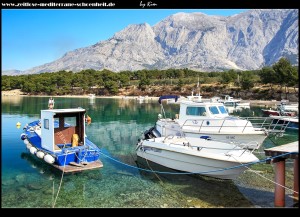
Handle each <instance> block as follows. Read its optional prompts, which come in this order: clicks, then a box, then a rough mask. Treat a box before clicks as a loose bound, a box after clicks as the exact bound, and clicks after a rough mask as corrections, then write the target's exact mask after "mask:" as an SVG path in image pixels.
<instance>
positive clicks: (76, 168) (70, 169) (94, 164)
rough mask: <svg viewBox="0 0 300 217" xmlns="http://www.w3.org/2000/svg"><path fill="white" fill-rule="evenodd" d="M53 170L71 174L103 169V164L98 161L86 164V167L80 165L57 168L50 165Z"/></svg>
mask: <svg viewBox="0 0 300 217" xmlns="http://www.w3.org/2000/svg"><path fill="white" fill-rule="evenodd" d="M52 166H54V167H55V168H57V169H59V170H61V171H64V172H65V173H72V172H80V171H84V170H91V169H97V168H101V167H103V163H102V162H101V161H100V160H97V161H95V162H91V163H88V164H87V165H82V164H78V165H76V164H74V165H67V166H58V165H54V164H52Z"/></svg>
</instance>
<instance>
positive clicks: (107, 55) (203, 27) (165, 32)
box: [23, 9, 299, 74]
mask: <svg viewBox="0 0 300 217" xmlns="http://www.w3.org/2000/svg"><path fill="white" fill-rule="evenodd" d="M298 18H299V11H298V10H297V9H259V10H249V11H246V12H244V13H241V14H237V15H233V16H229V17H223V16H209V15H206V14H203V13H177V14H174V15H172V16H169V17H167V18H165V19H164V20H162V21H160V22H159V23H157V24H156V25H154V26H150V25H149V24H147V23H144V24H133V25H129V26H128V27H126V28H125V29H123V30H122V31H120V32H117V33H115V34H114V36H113V37H112V38H110V39H108V40H106V41H100V42H98V43H97V44H95V45H92V46H89V47H85V48H79V49H76V50H74V51H71V52H68V53H66V54H65V55H64V56H63V57H62V58H60V59H58V60H56V61H53V62H51V63H47V64H44V65H41V66H37V67H34V68H32V69H30V70H28V71H24V72H23V73H26V74H32V73H42V72H55V71H59V70H71V71H75V72H78V71H80V70H83V69H89V68H92V69H96V70H101V69H104V68H106V69H109V70H112V71H115V72H119V71H123V70H140V69H154V68H157V69H167V68H190V69H195V70H199V71H215V70H218V71H219V70H226V69H241V70H252V69H259V68H261V67H263V66H265V65H271V64H273V63H274V62H276V61H277V60H278V59H279V58H280V57H283V56H284V57H287V58H288V59H289V60H290V61H291V62H292V64H298V57H299V53H298V50H299V47H298V46H299V45H298V44H299V43H298V42H299V41H298V31H299V30H298V29H299V25H298Z"/></svg>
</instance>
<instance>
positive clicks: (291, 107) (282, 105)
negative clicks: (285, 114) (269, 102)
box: [277, 102, 299, 113]
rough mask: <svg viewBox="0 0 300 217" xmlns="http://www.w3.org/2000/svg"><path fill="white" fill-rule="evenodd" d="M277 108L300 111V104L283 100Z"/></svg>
mask: <svg viewBox="0 0 300 217" xmlns="http://www.w3.org/2000/svg"><path fill="white" fill-rule="evenodd" d="M277 108H278V109H279V110H283V111H289V112H297V113H298V111H299V107H298V104H295V103H294V104H286V103H285V102H281V103H280V104H279V105H277Z"/></svg>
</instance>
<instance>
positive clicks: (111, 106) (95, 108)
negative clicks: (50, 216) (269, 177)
mask: <svg viewBox="0 0 300 217" xmlns="http://www.w3.org/2000/svg"><path fill="white" fill-rule="evenodd" d="M54 99H55V108H76V107H82V108H85V109H86V110H87V114H88V115H89V116H90V117H91V118H92V123H91V124H90V125H88V126H87V127H86V134H87V136H88V137H89V139H90V140H91V141H93V142H94V143H95V144H96V145H97V146H98V147H100V148H101V149H102V150H103V152H104V153H105V154H107V155H109V156H111V157H113V158H115V159H117V160H119V161H121V162H124V163H126V164H129V165H132V166H142V167H145V168H147V169H148V168H149V167H148V165H147V164H145V162H143V161H140V160H139V161H136V160H137V158H136V154H135V146H136V143H137V140H138V139H139V138H141V137H142V136H141V135H142V132H143V131H145V130H146V129H149V128H150V127H151V126H153V125H154V123H155V121H156V119H157V115H158V113H160V106H159V104H158V103H157V100H149V101H148V102H147V103H139V102H138V101H136V100H134V99H126V100H125V99H100V98H96V99H94V100H90V99H88V98H79V97H78V98H63V97H54ZM47 103H48V97H22V96H11V97H8V96H4V97H2V116H1V118H2V126H1V129H2V132H1V133H2V141H1V144H2V151H1V153H2V156H1V157H2V162H1V167H2V177H1V179H2V195H1V196H2V200H1V203H2V207H28V208H31V207H52V206H53V204H54V201H55V207H128V208H130V207H158V208H160V207H255V206H260V207H269V206H272V202H273V193H270V189H272V188H270V187H269V186H267V187H265V188H261V187H262V186H259V187H257V186H256V185H255V184H253V183H251V182H250V181H249V180H248V179H247V181H244V180H243V177H248V175H247V174H245V175H242V176H241V178H239V179H238V180H236V181H224V180H218V179H213V178H208V177H204V176H199V175H157V174H151V173H147V172H143V171H142V172H141V171H140V170H137V169H134V168H130V167H127V166H125V165H123V164H119V163H117V162H114V161H111V160H110V159H108V158H106V157H105V156H101V157H100V158H101V161H102V162H103V164H104V167H103V168H101V169H96V170H91V171H84V172H81V173H76V174H65V175H64V177H63V182H62V185H61V188H60V191H59V195H58V197H57V199H56V200H55V198H56V195H57V191H58V189H59V184H60V180H61V174H62V173H61V172H60V171H57V170H56V169H55V168H53V167H52V166H50V165H48V164H47V163H44V162H43V161H41V160H39V159H37V158H36V157H34V156H32V155H31V154H30V153H28V151H27V150H26V147H25V145H24V143H23V141H22V140H21V139H20V134H21V133H22V128H23V126H24V125H25V124H26V123H28V122H31V121H34V120H37V119H39V118H40V110H41V109H46V108H47ZM178 110H179V106H178V105H166V106H165V111H166V114H167V116H174V115H175V114H176V113H178ZM253 114H254V115H262V114H261V112H260V108H258V107H256V108H251V110H250V109H245V110H243V111H239V112H235V113H234V115H239V116H251V115H253ZM17 122H20V123H21V124H22V126H21V128H19V129H18V128H16V123H17ZM271 139H272V141H273V142H274V143H275V144H274V143H273V142H272V141H271V140H269V139H267V140H266V142H265V144H264V147H272V146H274V145H278V144H285V143H288V142H292V141H296V140H298V134H297V133H296V132H295V131H289V132H287V133H286V134H285V135H284V136H283V137H282V138H271ZM263 166H266V165H263ZM150 167H151V168H152V169H154V170H155V169H156V170H160V169H162V168H160V167H159V166H158V165H154V164H151V165H150ZM270 167H271V166H270ZM163 169H165V168H163ZM250 179H253V180H257V177H256V176H254V177H250ZM254 182H255V181H254ZM271 186H273V184H271ZM249 189H250V190H249ZM249 192H251V193H249ZM253 192H255V193H256V195H258V194H261V195H266V196H262V197H261V200H260V201H256V200H254V199H253V198H254V197H257V196H251V195H252V194H253Z"/></svg>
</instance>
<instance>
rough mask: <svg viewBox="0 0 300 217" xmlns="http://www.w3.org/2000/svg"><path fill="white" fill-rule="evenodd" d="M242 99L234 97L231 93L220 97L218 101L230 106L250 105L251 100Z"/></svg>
mask: <svg viewBox="0 0 300 217" xmlns="http://www.w3.org/2000/svg"><path fill="white" fill-rule="evenodd" d="M241 101H242V99H234V98H233V97H231V96H229V95H225V98H224V99H219V100H218V102H221V103H223V104H224V105H225V106H228V107H237V106H250V102H243V103H242V102H241Z"/></svg>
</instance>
